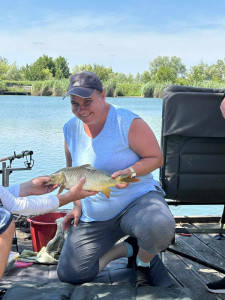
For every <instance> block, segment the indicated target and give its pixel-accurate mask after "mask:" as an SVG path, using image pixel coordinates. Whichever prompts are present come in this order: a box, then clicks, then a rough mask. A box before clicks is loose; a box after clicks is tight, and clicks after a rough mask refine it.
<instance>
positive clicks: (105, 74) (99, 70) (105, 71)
mask: <svg viewBox="0 0 225 300" xmlns="http://www.w3.org/2000/svg"><path fill="white" fill-rule="evenodd" d="M79 71H90V72H94V73H95V74H97V76H98V77H99V79H100V80H102V81H107V80H108V79H109V78H110V75H111V74H112V73H113V71H112V68H111V67H109V68H106V67H104V66H102V65H98V64H93V66H92V65H90V64H87V65H81V66H78V65H75V66H74V68H73V74H75V73H77V72H79Z"/></svg>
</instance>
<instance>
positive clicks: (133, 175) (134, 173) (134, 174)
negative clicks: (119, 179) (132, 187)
mask: <svg viewBox="0 0 225 300" xmlns="http://www.w3.org/2000/svg"><path fill="white" fill-rule="evenodd" d="M128 169H129V170H130V171H131V173H132V174H131V175H130V177H131V178H133V177H136V176H137V174H136V172H135V171H134V169H133V168H132V167H129V168H128Z"/></svg>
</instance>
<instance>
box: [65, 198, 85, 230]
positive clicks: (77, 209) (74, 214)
mask: <svg viewBox="0 0 225 300" xmlns="http://www.w3.org/2000/svg"><path fill="white" fill-rule="evenodd" d="M81 210H82V206H81V202H80V201H76V203H74V208H73V209H72V210H71V211H70V212H69V213H68V214H67V215H66V216H65V217H64V220H63V223H62V226H63V230H69V229H70V226H71V222H72V221H74V223H73V226H74V227H76V226H77V224H78V222H79V220H80V216H81Z"/></svg>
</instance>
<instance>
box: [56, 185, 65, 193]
mask: <svg viewBox="0 0 225 300" xmlns="http://www.w3.org/2000/svg"><path fill="white" fill-rule="evenodd" d="M64 188H65V186H64V185H62V186H60V189H59V191H58V194H57V195H59V194H61V193H62V191H63V190H64Z"/></svg>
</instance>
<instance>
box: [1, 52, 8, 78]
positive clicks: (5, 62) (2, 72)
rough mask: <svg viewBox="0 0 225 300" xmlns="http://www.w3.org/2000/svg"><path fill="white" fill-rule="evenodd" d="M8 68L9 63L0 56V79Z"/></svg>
mask: <svg viewBox="0 0 225 300" xmlns="http://www.w3.org/2000/svg"><path fill="white" fill-rule="evenodd" d="M8 69H9V64H8V61H7V59H6V58H4V57H2V56H0V79H3V78H4V77H5V75H6V72H7V71H8Z"/></svg>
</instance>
